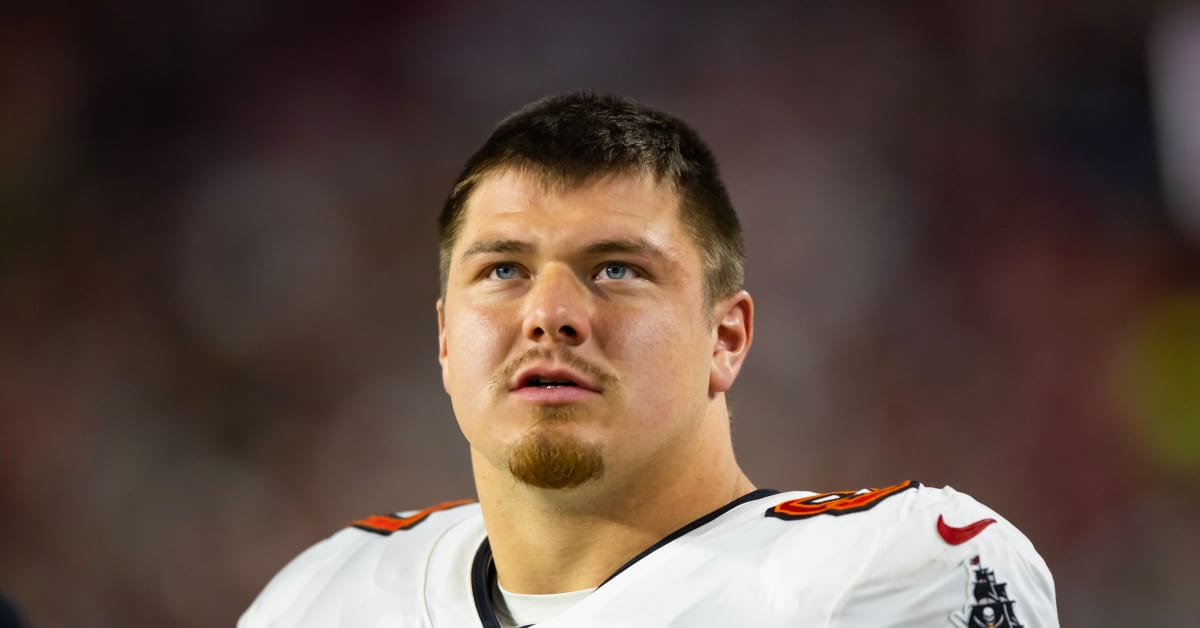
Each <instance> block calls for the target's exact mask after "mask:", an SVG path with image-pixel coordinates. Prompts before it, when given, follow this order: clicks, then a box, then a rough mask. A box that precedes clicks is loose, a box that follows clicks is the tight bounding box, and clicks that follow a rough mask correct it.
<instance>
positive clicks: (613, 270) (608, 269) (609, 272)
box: [599, 262, 633, 279]
mask: <svg viewBox="0 0 1200 628" xmlns="http://www.w3.org/2000/svg"><path fill="white" fill-rule="evenodd" d="M632 274H633V271H632V270H631V269H630V268H629V266H628V265H626V264H621V263H619V262H608V263H606V264H604V266H603V267H601V269H600V277H599V278H601V279H627V278H629V277H630V276H631V275H632Z"/></svg>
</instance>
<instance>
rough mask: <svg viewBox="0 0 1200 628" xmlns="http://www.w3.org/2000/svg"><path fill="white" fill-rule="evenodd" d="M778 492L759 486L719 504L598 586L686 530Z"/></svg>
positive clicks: (689, 530) (685, 532)
mask: <svg viewBox="0 0 1200 628" xmlns="http://www.w3.org/2000/svg"><path fill="white" fill-rule="evenodd" d="M778 492H779V491H777V490H775V489H770V488H760V489H758V490H757V491H753V492H750V493H746V494H745V495H742V496H741V497H739V498H737V499H735V500H733V501H731V502H729V503H728V504H725V505H724V506H721V507H720V508H718V509H716V510H714V511H712V512H710V513H708V514H707V515H704V516H703V517H700V518H699V519H696V520H695V521H692V522H691V523H689V524H687V525H685V526H683V527H682V528H679V529H678V530H676V531H674V532H672V533H670V534H668V535H667V536H665V537H663V539H662V540H661V541H659V542H657V543H655V544H654V545H651V546H650V547H648V548H646V551H644V552H642V553H641V554H638V555H637V556H634V557H633V558H632V559H630V561H629V562H627V563H625V564H624V565H621V567H620V568H619V569H617V570H616V571H614V572H613V573H612V575H611V576H609V577H607V578H605V579H604V582H601V583H600V586H604V585H606V584H608V581H609V580H612V579H613V578H616V577H617V575H618V574H620V573H621V572H622V571H625V570H626V569H629V568H630V567H632V566H633V564H634V563H636V562H637V561H639V560H641V559H643V558H645V557H647V556H649V555H650V554H653V553H654V551H655V550H657V549H658V548H660V547H662V546H664V545H666V544H667V543H670V542H671V541H674V540H675V539H677V538H679V537H681V536H683V535H685V534H687V533H688V532H691V531H692V530H695V529H696V528H699V527H700V526H702V525H704V524H706V523H708V522H710V521H712V520H713V519H716V518H717V517H720V516H721V515H723V514H725V513H727V512H729V511H730V510H733V509H734V508H736V507H738V506H740V505H742V504H744V503H746V502H752V501H754V500H756V499H762V498H763V497H766V496H768V495H774V494H776V493H778ZM597 588H598V587H597Z"/></svg>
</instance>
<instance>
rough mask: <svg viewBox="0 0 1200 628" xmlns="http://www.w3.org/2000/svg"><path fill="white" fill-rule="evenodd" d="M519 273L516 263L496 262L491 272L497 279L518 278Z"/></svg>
mask: <svg viewBox="0 0 1200 628" xmlns="http://www.w3.org/2000/svg"><path fill="white" fill-rule="evenodd" d="M517 274H518V273H517V265H516V264H496V265H495V266H493V267H492V272H491V276H492V277H494V278H496V279H516V278H517Z"/></svg>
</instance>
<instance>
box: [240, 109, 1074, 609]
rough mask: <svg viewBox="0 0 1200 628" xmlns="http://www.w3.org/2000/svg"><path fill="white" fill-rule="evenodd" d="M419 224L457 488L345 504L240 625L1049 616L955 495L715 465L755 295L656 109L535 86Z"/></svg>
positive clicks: (1041, 595)
mask: <svg viewBox="0 0 1200 628" xmlns="http://www.w3.org/2000/svg"><path fill="white" fill-rule="evenodd" d="M439 224H440V233H441V246H440V253H441V297H440V298H439V299H438V301H437V319H438V330H439V334H438V341H439V356H438V357H439V360H440V362H441V368H442V380H443V383H444V387H445V389H446V392H447V393H448V394H449V396H450V401H451V405H452V406H453V409H454V413H455V416H456V418H457V420H458V424H459V427H460V428H461V430H462V433H463V435H464V436H465V437H466V439H467V441H468V443H469V444H470V452H471V464H472V469H473V473H474V478H475V484H476V492H477V496H478V501H477V502H449V503H445V504H440V505H437V506H433V507H430V508H426V509H424V510H420V511H407V512H398V513H392V514H388V515H377V516H373V517H368V518H365V519H362V520H359V521H358V522H356V523H355V524H354V525H353V526H352V527H349V528H346V529H345V530H342V531H340V532H337V533H336V534H334V535H333V536H332V537H330V538H329V539H327V540H325V541H323V542H321V543H318V544H317V545H315V546H313V547H312V548H310V549H309V550H307V551H305V552H304V553H303V554H301V555H300V556H299V557H297V558H296V559H295V560H293V561H292V562H291V563H290V564H289V565H288V566H287V567H285V568H284V569H283V570H282V571H281V572H280V573H279V574H278V575H277V576H275V578H274V579H273V580H272V581H271V582H270V583H269V584H268V585H267V587H266V589H265V590H264V591H263V592H262V593H261V595H260V596H259V597H258V599H257V600H256V601H255V602H254V603H253V605H251V607H250V608H249V609H248V610H247V611H246V612H245V613H244V614H243V616H242V617H241V620H240V621H239V623H238V625H239V626H240V627H241V628H268V627H275V628H280V627H285V626H286V627H300V626H304V627H312V628H330V627H334V626H340V627H376V626H380V627H382V626H413V627H417V626H421V627H479V626H483V627H487V628H499V627H509V626H531V625H536V626H538V627H539V628H556V627H572V628H584V627H602V626H603V627H612V626H656V627H657V626H689V627H696V626H756V627H769V626H781V627H782V626H789V627H796V626H839V627H841V626H862V627H866V626H872V627H875V626H882V625H886V626H922V627H925V626H939V625H940V626H971V627H977V626H978V627H982V626H1004V627H1010V626H1011V627H1016V626H1030V627H1032V626H1039V627H1041V626H1057V625H1058V620H1057V615H1056V610H1055V597H1054V585H1053V582H1052V580H1051V577H1050V573H1049V571H1048V570H1047V568H1046V565H1045V563H1044V562H1043V561H1042V559H1041V558H1040V557H1039V556H1038V554H1037V552H1036V551H1035V550H1034V548H1033V546H1032V545H1031V544H1030V542H1029V541H1028V540H1027V539H1026V538H1025V537H1024V536H1023V535H1022V534H1021V532H1019V531H1018V530H1017V529H1016V528H1015V527H1014V526H1013V525H1011V524H1010V523H1009V522H1007V521H1006V520H1004V519H1003V518H1002V517H1000V516H999V515H998V514H996V513H995V512H993V511H991V510H989V509H988V508H987V507H985V506H983V505H981V504H979V503H978V502H976V501H975V500H973V499H971V498H970V497H968V496H966V495H964V494H961V493H957V492H955V491H953V490H952V489H949V488H944V489H937V488H930V487H924V486H922V485H920V484H919V483H917V482H912V481H908V482H901V483H897V484H895V485H892V486H887V487H881V488H876V489H864V490H861V491H848V492H833V493H814V492H807V491H791V492H778V491H773V490H768V489H760V488H757V487H755V485H754V484H753V483H752V482H751V481H750V479H749V478H748V477H747V476H746V474H745V473H743V472H742V470H741V468H740V467H739V465H738V462H737V460H736V458H735V456H734V451H733V447H732V444H731V440H730V426H729V411H728V408H727V406H726V400H725V394H726V392H727V391H728V390H729V389H730V387H731V386H732V385H733V383H734V380H735V379H736V378H737V376H738V372H739V371H740V369H741V367H742V364H743V363H744V361H745V359H746V356H747V353H748V351H749V349H750V346H751V341H752V339H753V336H754V302H753V300H752V299H751V297H750V295H749V294H748V293H747V292H746V291H745V290H744V289H743V288H742V275H743V271H742V268H743V259H744V253H743V244H742V236H741V230H740V226H739V223H738V218H737V215H736V214H735V213H734V210H733V207H732V206H731V204H730V201H729V198H728V195H727V193H726V191H725V188H724V185H723V184H722V182H721V179H720V177H719V175H718V172H717V165H716V161H715V159H714V158H713V156H712V154H711V152H710V150H709V149H708V148H707V147H706V146H705V144H704V143H703V142H702V141H701V140H700V138H699V137H698V136H697V135H696V133H695V132H694V131H693V130H692V129H691V128H689V127H688V126H687V125H686V124H684V123H683V122H681V121H680V120H678V119H676V118H674V117H672V116H670V115H667V114H664V113H662V112H659V111H656V110H654V109H651V108H648V107H645V106H642V105H640V104H637V103H634V102H631V101H629V100H625V99H621V98H616V97H609V96H599V95H593V94H585V93H572V94H567V95H563V96H557V97H551V98H547V99H544V100H541V101H538V102H535V103H533V104H532V105H529V106H527V107H526V108H524V109H522V110H521V111H518V112H517V113H515V114H514V115H512V116H510V117H509V118H508V119H506V120H505V121H503V122H502V123H501V124H500V126H499V127H497V129H496V130H495V132H494V133H493V134H492V136H491V137H490V138H489V139H488V140H487V142H486V143H485V144H484V145H483V147H482V148H480V149H479V150H478V151H477V152H476V153H475V154H474V155H473V156H472V157H471V158H470V159H469V160H468V162H467V164H466V166H465V168H464V169H463V171H462V173H461V175H460V176H459V178H458V180H457V181H456V183H455V185H454V187H453V189H452V190H451V192H450V195H449V198H448V199H447V201H446V203H445V206H444V207H443V210H442V213H441V217H440V221H439Z"/></svg>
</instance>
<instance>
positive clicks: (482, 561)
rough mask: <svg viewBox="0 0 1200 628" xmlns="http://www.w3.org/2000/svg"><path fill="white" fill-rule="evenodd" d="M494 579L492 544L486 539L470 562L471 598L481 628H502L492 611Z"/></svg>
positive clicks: (494, 568) (494, 565) (494, 567)
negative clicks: (481, 624)
mask: <svg viewBox="0 0 1200 628" xmlns="http://www.w3.org/2000/svg"><path fill="white" fill-rule="evenodd" d="M495 579H496V564H495V563H493V562H492V543H491V541H489V540H487V539H486V538H485V539H483V543H480V544H479V550H478V551H476V552H475V560H474V561H472V562H471V597H473V598H475V612H476V613H478V614H479V621H481V622H483V628H503V626H501V625H500V620H499V619H496V611H494V610H492V582H493V581H495Z"/></svg>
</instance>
